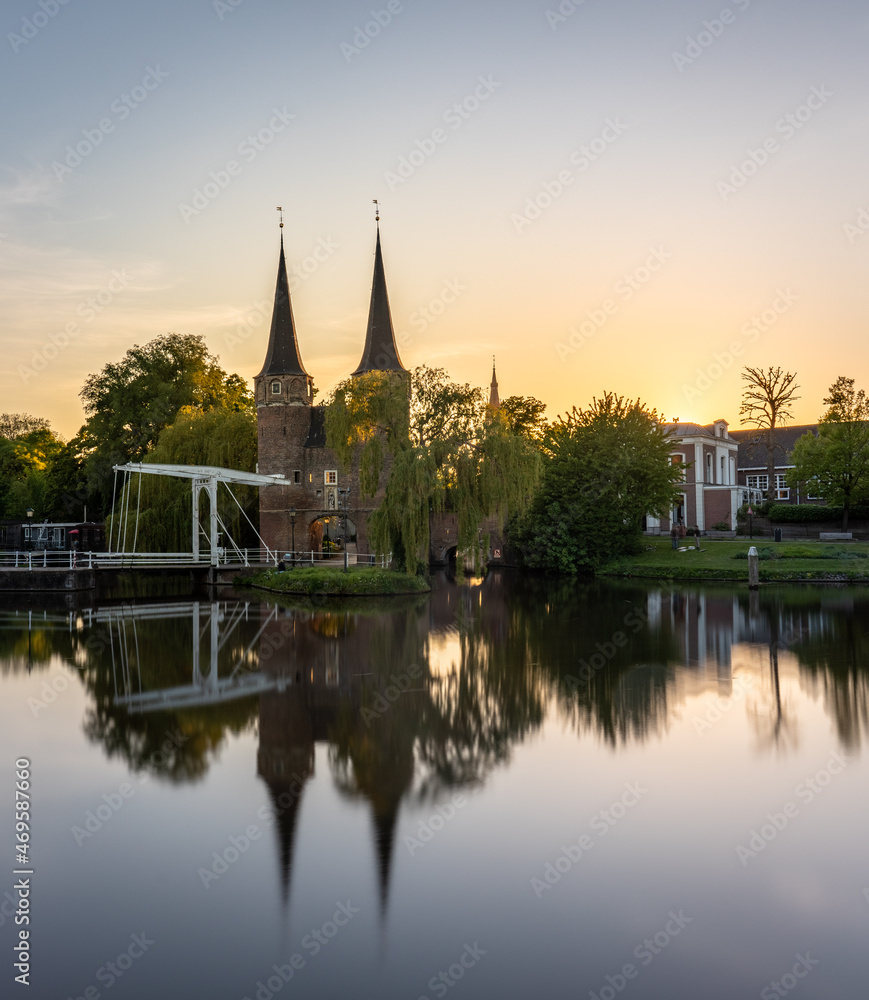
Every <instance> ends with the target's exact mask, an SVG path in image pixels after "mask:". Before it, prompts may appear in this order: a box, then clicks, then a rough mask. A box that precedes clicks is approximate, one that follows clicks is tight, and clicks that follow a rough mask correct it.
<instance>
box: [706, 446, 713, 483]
mask: <svg viewBox="0 0 869 1000" xmlns="http://www.w3.org/2000/svg"><path fill="white" fill-rule="evenodd" d="M706 482H707V483H711V482H712V456H711V455H710V454H708V453H707V455H706Z"/></svg>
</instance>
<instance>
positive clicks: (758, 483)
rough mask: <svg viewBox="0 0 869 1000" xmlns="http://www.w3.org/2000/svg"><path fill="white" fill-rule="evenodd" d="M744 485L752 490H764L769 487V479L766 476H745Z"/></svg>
mask: <svg viewBox="0 0 869 1000" xmlns="http://www.w3.org/2000/svg"><path fill="white" fill-rule="evenodd" d="M745 485H746V486H747V487H748V488H749V489H752V490H764V492H765V491H766V488H767V487H768V486H769V479H768V477H767V476H746V477H745Z"/></svg>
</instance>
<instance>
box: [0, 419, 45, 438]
mask: <svg viewBox="0 0 869 1000" xmlns="http://www.w3.org/2000/svg"><path fill="white" fill-rule="evenodd" d="M48 429H49V425H48V421H47V420H46V419H45V417H31V416H30V414H29V413H0V438H8V439H10V440H11V439H12V438H17V437H22V436H23V435H24V434H29V433H30V432H31V431H47V430H48Z"/></svg>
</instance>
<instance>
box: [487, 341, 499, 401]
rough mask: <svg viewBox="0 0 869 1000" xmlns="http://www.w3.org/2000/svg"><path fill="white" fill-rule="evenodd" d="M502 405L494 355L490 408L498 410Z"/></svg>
mask: <svg viewBox="0 0 869 1000" xmlns="http://www.w3.org/2000/svg"><path fill="white" fill-rule="evenodd" d="M500 405H501V400H500V399H499V398H498V379H497V377H496V375H495V356H494V354H493V355H492V384H491V385H490V386H489V406H490V407H491V408H492V409H493V410H497V409H498V407H499V406H500Z"/></svg>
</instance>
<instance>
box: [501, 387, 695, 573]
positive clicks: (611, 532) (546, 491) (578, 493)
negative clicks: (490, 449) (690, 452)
mask: <svg viewBox="0 0 869 1000" xmlns="http://www.w3.org/2000/svg"><path fill="white" fill-rule="evenodd" d="M671 449H672V441H671V439H670V436H669V434H668V432H667V430H666V428H665V427H663V426H662V421H661V418H660V417H659V416H658V414H657V412H656V411H654V410H648V409H647V408H646V407H645V406H644V405H643V403H641V402H640V400H636V401H632V400H626V399H625V398H624V397H623V396H616V395H615V394H614V393H611V392H606V393H604V395H603V396H602V397H601V398H600V399H594V400H593V401H592V403H591V406H589V408H588V409H586V410H581V409H577V408H576V407H574V408H573V409H572V410H571V412H570V413H568V414H567V416H565V417H559V418H558V419H557V420H555V421H554V422H553V423H552V424H551V426H550V427H549V429H548V431H547V433H546V436H545V438H544V442H543V451H544V456H545V461H544V466H543V476H542V481H541V484H540V489H539V491H538V493H537V495H536V497H535V499H534V502H533V504H532V505H531V507H530V509H529V510H528V512H527V514H526V515H525V516H524V517H523V518H522V519H521V520H520V521H519V522H518V523H517V525H516V527H515V530H514V534H513V537H514V539H515V541H516V542H517V544H518V545H519V547H520V549H521V550H522V552H523V554H524V558H525V561H526V563H527V564H528V565H529V566H532V567H536V568H540V569H546V570H551V571H554V572H560V573H576V572H578V571H580V570H588V569H594V568H595V567H597V566H600V565H601V564H602V563H604V562H606V561H607V560H609V559H612V558H613V557H615V556H619V555H622V554H625V553H627V552H630V551H633V550H634V549H635V547H636V545H637V543H638V541H639V538H640V534H641V523H642V518H643V516H644V515H646V514H656V515H657V514H663V513H664V512H665V511H666V510H667V509H668V508H669V507H670V506H671V504H672V503H673V501H674V498H675V494H676V489H675V487H676V484H677V483H678V482H681V478H682V466H680V465H673V464H671V459H670V452H671Z"/></svg>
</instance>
